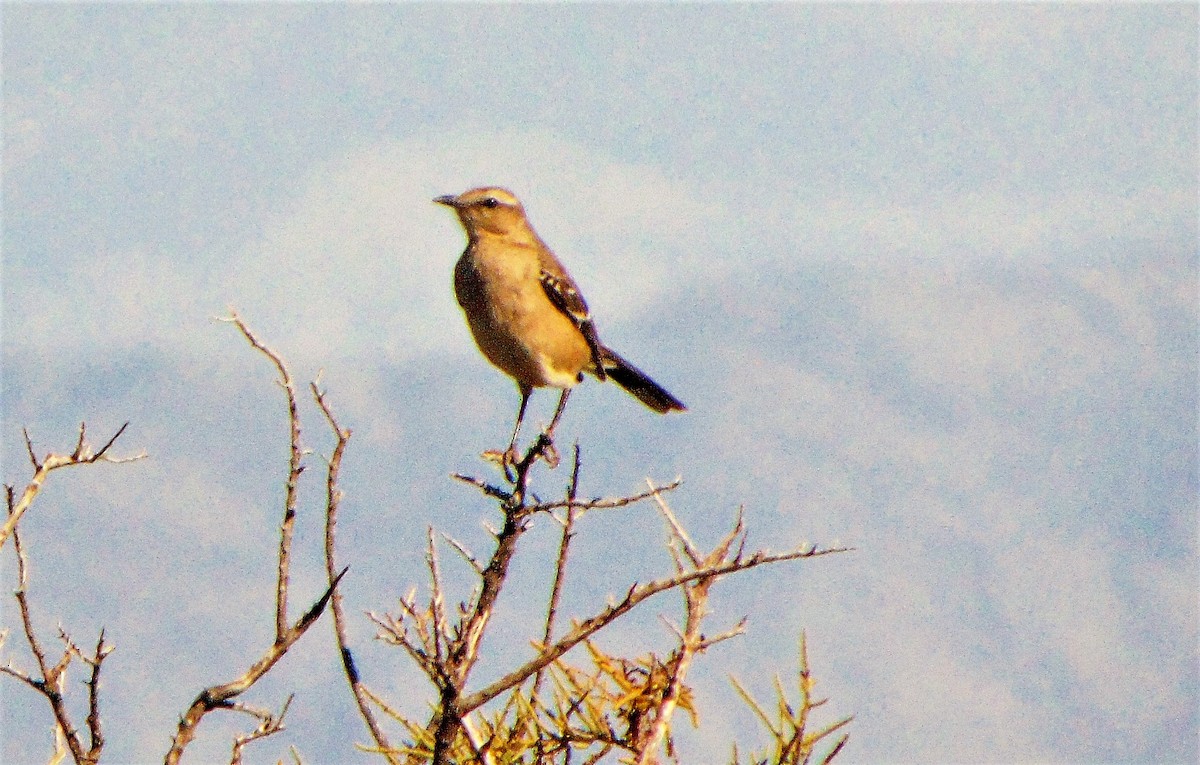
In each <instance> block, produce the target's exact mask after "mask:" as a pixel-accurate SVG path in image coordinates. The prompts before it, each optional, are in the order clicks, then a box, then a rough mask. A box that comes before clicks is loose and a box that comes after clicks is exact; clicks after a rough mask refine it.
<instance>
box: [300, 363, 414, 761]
mask: <svg viewBox="0 0 1200 765" xmlns="http://www.w3.org/2000/svg"><path fill="white" fill-rule="evenodd" d="M309 388H310V390H311V391H312V396H313V399H314V400H315V401H316V402H317V406H319V407H320V408H321V412H322V413H323V414H324V415H325V422H326V423H327V424H328V425H329V429H330V430H332V431H333V433H334V436H335V437H336V438H337V443H336V445H335V446H334V447H333V455H332V456H331V457H330V458H329V462H328V465H327V469H326V473H325V575H326V577H327V579H328V581H329V582H330V583H333V582H334V581H336V579H337V571H338V567H337V562H336V560H335V544H334V541H335V537H336V532H337V512H338V508H339V507H340V506H341V501H342V491H341V489H339V488H338V475H339V473H340V471H341V467H342V456H343V455H344V454H345V452H346V445H347V444H348V443H349V441H350V430H349V429H343V428H342V427H341V426H340V425H339V424H338V422H337V418H336V417H334V414H333V410H332V409H331V408H330V406H329V404H328V402H326V401H325V394H324V393H323V392H322V391H321V389H320V388H319V387H318V386H317V384H316V382H313V383H311V384H310V385H309ZM329 610H330V612H331V613H332V614H333V632H334V637H335V638H336V639H337V645H338V652H339V653H340V654H341V657H342V669H343V671H344V672H345V674H346V681H347V683H349V685H350V692H351V693H352V694H353V695H354V703H355V705H356V706H357V707H358V713H359V716H360V717H362V719H363V722H364V723H365V724H366V726H367V730H368V731H370V733H371V738H372V739H374V740H375V745H376V746H377V747H378V748H379V750H380V751H381V752H383V754H384V757H385V758H386V759H387V761H388V763H389V765H399V760H398V759H396V758H395V756H394V755H393V754H392V753H391V752H392V745H391V744H390V743H389V742H388V739H387V735H386V734H385V733H384V732H383V728H382V727H381V726H380V725H379V722H378V721H377V720H376V719H375V715H374V713H373V712H372V711H371V708H370V703H369V701H370V699H369V697H368V695H367V691H366V688H365V687H364V686H363V683H362V678H361V677H360V676H359V674H358V667H357V666H356V665H355V663H354V654H352V653H351V652H350V640H349V637H348V630H347V628H346V615H345V613H344V612H343V609H342V593H341V590H339V589H336V588H335V589H334V590H333V597H332V598H331V599H330V602H329Z"/></svg>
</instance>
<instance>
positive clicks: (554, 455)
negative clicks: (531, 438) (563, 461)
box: [538, 433, 559, 470]
mask: <svg viewBox="0 0 1200 765" xmlns="http://www.w3.org/2000/svg"><path fill="white" fill-rule="evenodd" d="M538 451H540V452H541V454H542V458H543V459H545V460H546V464H547V465H548V466H549V467H550V469H551V470H553V469H554V468H556V467H558V463H559V459H558V449H555V448H554V441H553V440H552V439H551V438H550V435H549V434H548V433H543V434H542V435H540V436H538Z"/></svg>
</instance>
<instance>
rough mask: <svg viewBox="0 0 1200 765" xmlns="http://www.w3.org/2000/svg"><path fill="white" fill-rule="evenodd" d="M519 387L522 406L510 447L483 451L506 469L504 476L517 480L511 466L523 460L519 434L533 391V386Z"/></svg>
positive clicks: (518, 411)
mask: <svg viewBox="0 0 1200 765" xmlns="http://www.w3.org/2000/svg"><path fill="white" fill-rule="evenodd" d="M517 388H518V389H519V390H520V391H521V406H520V407H518V408H517V423H516V425H514V426H513V432H512V438H510V439H509V440H508V448H507V449H505V450H504V451H503V452H498V451H496V450H495V449H488V450H487V451H486V452H484V453H483V458H484V459H485V460H487V461H489V462H495V463H496V464H498V465H499V466H500V467H501V468H502V469H503V470H504V476H505V477H506V478H508V480H510V481H512V480H515V478H514V476H513V473H512V471H511V470H510V468H511V467H513V466H514V465H516V464H517V463H518V462H520V461H521V455H520V454H518V453H517V436H519V435H520V434H521V422H522V421H523V420H524V419H525V407H526V406H527V405H528V404H529V396H530V394H531V393H533V388H530V387H526V386H524V385H518V386H517Z"/></svg>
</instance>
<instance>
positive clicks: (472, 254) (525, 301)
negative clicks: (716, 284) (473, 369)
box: [433, 186, 687, 467]
mask: <svg viewBox="0 0 1200 765" xmlns="http://www.w3.org/2000/svg"><path fill="white" fill-rule="evenodd" d="M433 201H434V202H436V203H438V204H441V205H445V206H447V207H449V208H451V209H452V210H454V212H455V213H456V214H457V215H458V220H459V222H460V223H461V224H462V227H463V229H464V230H465V231H466V235H467V247H466V249H465V250H464V251H463V253H462V256H461V257H460V258H459V259H458V263H457V264H456V265H455V267H454V293H455V297H456V298H457V300H458V304H459V306H460V307H461V308H462V310H463V313H464V315H465V317H466V320H467V326H468V327H469V328H470V330H471V335H472V336H473V337H474V339H475V344H476V345H477V346H478V347H479V351H480V352H481V353H482V354H483V355H484V357H486V358H487V360H488V361H490V362H491V363H492V364H493V365H494V366H496V367H497V368H498V369H500V371H502V372H504V373H505V374H507V375H508V376H509V377H511V378H513V380H514V381H516V384H517V390H518V391H519V392H520V394H521V403H520V406H519V407H518V409H517V421H516V424H515V425H514V426H513V431H512V437H511V438H510V439H509V444H508V448H507V449H506V450H505V451H504V453H503V455H501V459H502V463H503V464H504V465H510V464H515V463H516V460H517V452H516V444H517V438H518V436H519V434H520V431H521V422H522V421H523V420H524V418H525V408H526V406H527V405H528V403H529V397H530V395H531V393H532V392H533V389H534V388H543V387H550V388H559V389H561V390H562V393H561V394H560V396H559V399H558V406H557V408H556V409H555V411H554V418H553V419H552V420H551V421H550V426H549V427H548V428H547V429H546V431H545V434H546V439H547V446H548V447H549V451H548V453H547V461H548V462H549V463H550V464H551V466H552V467H553V466H554V465H555V464H557V462H558V460H557V452H555V451H554V450H553V434H554V428H555V426H556V425H557V424H558V420H559V418H560V417H562V413H563V409H564V408H565V407H566V404H567V397H568V396H570V394H571V390H572V389H573V388H574V387H575V386H576V385H577V384H579V383H580V382H582V381H583V379H584V373H587V374H590V375H592V376H594V377H595V378H597V379H598V380H600V381H602V382H603V381H606V380H612V381H613V382H615V383H616V384H617V385H619V386H621V387H622V388H624V389H625V390H626V391H628V392H629V393H630V394H632V395H633V396H634V397H635V398H637V400H638V401H641V402H642V403H643V404H645V405H646V406H647V407H649V408H650V409H651V410H653V411H655V412H658V413H660V414H665V413H667V412H671V411H680V412H683V411H686V410H687V407H686V406H684V404H683V402H682V401H680V400H679V399H677V398H675V397H674V396H673V395H671V394H670V393H668V392H667V390H666V389H665V388H663V387H662V386H661V385H659V384H658V383H656V382H654V380H652V379H650V377H649V376H648V375H647V374H646V373H645V372H643V371H641V370H640V369H638V368H637V367H635V366H634V365H633V364H631V363H629V362H628V361H627V360H625V359H624V358H623V357H622V356H621V355H620V354H618V353H617V352H616V351H614V350H612V349H611V348H609V347H608V346H606V345H605V344H604V343H603V342H601V341H600V337H599V335H598V334H597V332H596V325H595V322H594V321H593V320H592V314H591V312H590V311H589V310H588V306H587V303H586V302H585V301H584V299H583V295H582V294H581V292H580V290H579V286H578V285H577V284H576V283H575V280H574V279H572V278H571V275H570V274H569V273H568V272H567V269H566V268H564V267H563V265H562V263H560V262H559V260H558V258H557V257H555V256H554V253H553V252H552V251H551V250H550V248H549V247H547V246H546V243H545V242H543V241H542V239H541V237H539V236H538V234H537V232H536V231H534V229H533V226H532V225H531V224H530V223H529V219H528V218H527V217H526V215H525V208H524V207H523V206H522V205H521V202H520V200H518V199H517V197H516V196H514V195H513V193H512V192H510V191H508V190H507V189H503V188H499V187H496V186H483V187H480V188H474V189H471V190H469V191H465V192H463V193H462V194H458V195H454V194H449V195H445V196H440V197H437V198H436V199H434V200H433Z"/></svg>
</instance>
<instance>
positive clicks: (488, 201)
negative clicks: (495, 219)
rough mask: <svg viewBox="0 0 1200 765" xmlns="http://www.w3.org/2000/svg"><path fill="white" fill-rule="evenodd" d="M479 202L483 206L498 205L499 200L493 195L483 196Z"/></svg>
mask: <svg viewBox="0 0 1200 765" xmlns="http://www.w3.org/2000/svg"><path fill="white" fill-rule="evenodd" d="M479 204H481V205H483V206H484V207H499V206H500V200H499V199H496V198H495V197H484V198H483V199H481V200H479Z"/></svg>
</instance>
